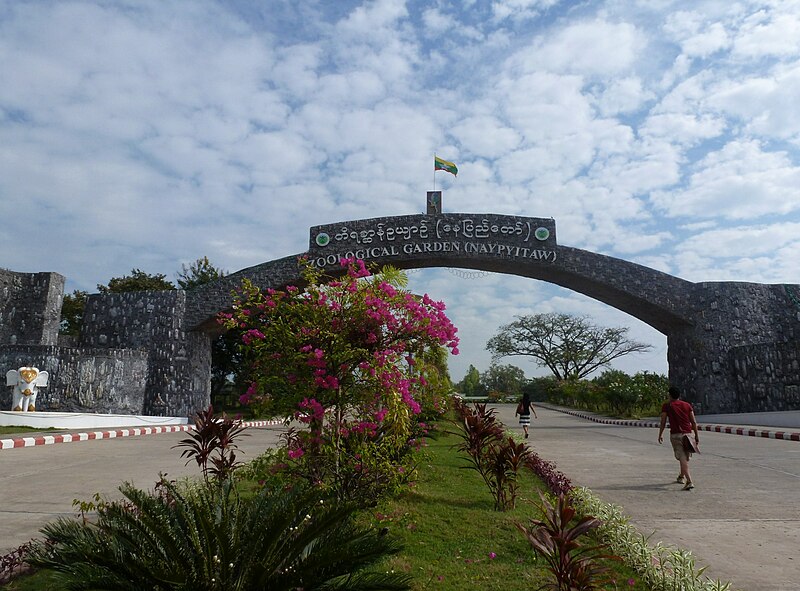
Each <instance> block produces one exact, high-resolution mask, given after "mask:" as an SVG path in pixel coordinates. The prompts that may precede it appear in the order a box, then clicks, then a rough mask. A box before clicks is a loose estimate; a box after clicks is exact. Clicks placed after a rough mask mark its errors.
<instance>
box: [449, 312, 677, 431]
mask: <svg viewBox="0 0 800 591" xmlns="http://www.w3.org/2000/svg"><path fill="white" fill-rule="evenodd" d="M627 332H628V329H627V328H604V327H600V326H596V325H595V324H593V323H592V322H590V321H589V319H588V318H586V317H577V316H570V315H568V314H535V315H531V316H518V317H517V318H516V319H515V320H514V322H511V323H510V324H506V325H504V326H501V327H500V329H498V332H497V334H496V335H495V336H493V337H492V338H491V339H489V341H488V342H487V344H486V348H487V349H488V350H489V351H491V352H492V364H491V365H490V367H489V369H488V370H487V371H486V372H483V373H481V372H479V371H478V370H477V369H476V368H475V366H473V365H470V366H469V369H468V370H467V374H466V375H465V376H464V379H462V380H461V381H460V382H458V383H457V384H456V386H455V387H456V391H457V392H459V393H460V394H461V395H463V396H466V397H477V398H487V399H488V400H493V401H510V400H517V399H519V398H520V397H521V396H522V394H523V393H526V392H527V393H528V394H529V395H530V396H531V399H532V400H538V401H550V402H553V403H554V404H559V405H564V406H572V407H576V408H582V409H586V410H589V411H594V412H601V413H605V414H610V415H614V416H628V417H630V416H641V415H643V414H658V410H659V409H660V405H661V403H662V402H663V400H664V399H665V398H666V392H667V388H668V382H667V378H666V377H665V376H662V375H658V374H654V373H650V372H639V373H637V374H636V375H634V376H629V375H628V374H626V373H625V372H622V371H619V370H614V369H607V370H606V371H604V372H603V373H602V374H600V375H599V376H597V377H595V378H593V379H587V377H588V376H589V375H590V374H592V373H596V372H597V371H598V370H599V369H600V368H603V367H607V366H608V365H609V364H610V363H611V362H612V361H614V360H616V359H619V358H620V357H622V356H624V355H628V354H630V353H640V352H644V351H648V350H650V349H651V347H650V345H647V344H644V343H639V342H637V341H634V340H631V339H629V338H628V337H627ZM510 356H521V357H529V358H532V359H533V360H534V361H535V362H536V363H537V365H539V366H540V367H546V368H548V369H549V370H550V371H551V373H552V375H551V376H548V377H539V378H534V379H530V380H529V379H526V378H525V373H524V372H523V371H522V370H521V369H520V368H518V367H515V366H513V365H500V364H499V363H498V360H499V359H502V358H504V357H510Z"/></svg>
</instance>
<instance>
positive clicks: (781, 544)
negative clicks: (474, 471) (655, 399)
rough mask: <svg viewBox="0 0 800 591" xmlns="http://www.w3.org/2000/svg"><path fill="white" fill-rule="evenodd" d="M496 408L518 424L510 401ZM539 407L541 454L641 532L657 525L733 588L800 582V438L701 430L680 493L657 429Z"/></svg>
mask: <svg viewBox="0 0 800 591" xmlns="http://www.w3.org/2000/svg"><path fill="white" fill-rule="evenodd" d="M498 408H499V416H500V418H501V420H503V422H504V423H505V424H506V425H507V426H509V427H513V428H515V429H519V427H518V426H517V423H516V419H515V418H514V406H513V405H501V406H499V407H498ZM537 412H538V414H539V419H538V420H536V419H534V420H533V421H532V429H531V438H530V439H529V440H528V441H529V443H530V445H531V446H532V447H533V448H534V449H535V450H536V452H537V453H538V454H539V455H540V456H542V457H543V458H545V459H548V460H552V461H554V462H555V463H556V465H557V466H558V468H559V470H560V471H561V472H563V473H564V474H566V475H567V476H568V477H569V478H570V479H571V480H572V482H573V484H575V485H579V486H586V487H588V488H590V489H591V490H592V491H594V492H595V493H596V494H597V495H598V496H600V497H601V498H602V499H604V500H605V501H607V502H611V503H614V504H618V505H621V506H622V507H623V508H624V509H625V513H626V514H627V515H628V516H629V517H630V518H631V520H632V522H633V524H634V525H635V526H636V527H637V528H638V529H639V531H640V532H642V533H645V534H648V533H650V532H655V534H654V536H653V538H652V541H653V542H655V541H657V540H661V541H663V542H665V543H667V544H671V545H675V546H678V547H681V548H685V549H687V550H690V551H691V552H692V553H693V554H694V555H695V556H696V557H697V558H698V562H699V563H700V564H701V565H708V567H709V568H708V570H707V571H706V574H708V575H709V576H711V577H712V578H718V579H722V580H724V581H730V582H732V583H733V584H734V588H736V589H743V590H745V591H797V590H798V589H800V555H798V550H799V549H800V442H796V441H781V440H774V439H760V438H756V437H743V436H738V435H728V434H724V433H710V432H701V433H700V446H701V451H702V454H701V455H699V456H696V457H695V458H693V459H692V464H691V468H692V474H693V477H694V481H695V484H696V486H697V488H695V489H694V490H692V491H687V492H684V491H682V490H681V485H679V484H677V483H675V477H676V476H677V475H678V472H679V470H678V462H677V461H676V460H675V459H674V457H673V456H672V449H671V447H670V446H669V442H668V441H667V442H666V443H665V444H664V445H659V444H658V441H657V438H658V429H654V428H641V427H622V426H615V425H604V424H598V423H594V422H590V421H588V420H585V419H581V418H578V417H574V416H570V415H567V414H563V413H560V412H556V411H554V410H547V409H537Z"/></svg>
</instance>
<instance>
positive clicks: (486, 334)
mask: <svg viewBox="0 0 800 591" xmlns="http://www.w3.org/2000/svg"><path fill="white" fill-rule="evenodd" d="M798 97H800V2H797V1H793V0H774V1H765V2H755V1H749V0H742V1H738V2H737V1H733V0H720V1H704V0H696V1H693V2H684V1H680V0H676V1H669V0H640V1H636V0H625V1H622V0H619V1H618V0H609V1H604V2H602V1H586V2H568V1H558V0H484V1H481V0H425V1H416V0H413V1H412V0H409V1H402V0H372V1H351V0H336V1H335V2H334V1H329V0H301V1H299V2H298V1H297V0H232V1H229V2H222V1H219V2H212V1H207V0H190V1H181V0H175V1H170V2H162V1H161V0H155V1H149V0H132V1H125V0H119V1H111V0H108V1H84V2H71V1H66V0H65V1H52V2H51V1H37V0H26V1H24V2H23V1H15V0H5V1H4V2H0V220H3V223H2V225H1V226H0V267H3V268H6V269H10V270H12V271H18V272H43V271H47V272H51V271H52V272H57V273H60V274H62V275H64V276H65V277H66V278H67V283H66V290H67V291H68V292H71V291H73V290H75V289H80V290H86V291H89V292H95V291H97V289H96V286H97V284H98V283H103V284H105V283H107V282H108V280H109V279H111V278H112V277H120V276H123V275H125V274H128V273H129V272H130V271H131V270H132V269H134V268H137V269H141V270H143V271H145V272H147V273H152V274H154V273H163V274H165V275H166V276H167V278H168V279H171V280H174V279H175V277H176V273H177V272H178V271H180V270H181V268H182V266H183V265H189V264H191V263H192V262H193V261H195V260H196V259H198V258H200V257H203V256H207V257H208V258H209V260H210V261H211V263H212V264H214V265H215V266H217V267H219V268H221V269H224V270H226V271H228V272H233V271H237V270H239V269H242V268H245V267H250V266H253V265H258V264H261V263H264V262H267V261H271V260H274V259H278V258H282V257H285V256H289V255H293V254H298V253H301V252H304V251H305V250H306V248H307V247H308V239H309V232H308V231H309V228H310V227H311V226H314V225H320V224H329V223H335V222H339V221H348V220H355V219H362V218H371V217H382V216H392V215H406V214H416V213H423V212H424V210H425V193H426V191H428V190H431V189H432V184H433V179H434V175H433V154H434V153H436V154H437V155H439V156H441V157H442V158H445V159H447V160H450V161H453V162H455V163H456V164H457V165H458V168H459V174H458V177H457V178H455V177H453V176H451V175H449V174H447V173H442V172H439V173H436V185H437V188H438V189H442V190H443V191H444V195H443V208H444V211H445V212H463V213H497V214H508V215H519V216H530V217H548V218H549V217H552V218H554V219H555V221H556V228H557V236H558V241H559V244H562V245H566V246H571V247H575V248H581V249H585V250H589V251H592V252H597V253H601V254H605V255H609V256H612V257H617V258H621V259H624V260H627V261H631V262H635V263H638V264H641V265H645V266H648V267H651V268H654V269H658V270H660V271H664V272H666V273H669V274H672V275H675V276H678V277H681V278H683V279H686V280H688V281H694V282H699V281H753V282H760V283H798V282H800V277H799V275H800V273H798V263H799V262H800V189H799V188H798V187H800V108H798V106H797V102H798ZM409 278H410V285H409V287H410V288H411V289H412V290H413V291H415V292H420V293H428V294H430V295H431V296H432V297H433V298H435V299H439V300H443V301H444V302H445V303H446V305H447V310H448V315H449V316H450V318H451V319H452V320H453V322H454V323H455V324H456V326H457V327H458V329H459V335H460V337H461V346H460V350H461V354H460V355H459V356H457V357H453V358H451V361H450V371H451V376H452V377H453V379H454V380H456V381H457V380H459V379H461V378H462V377H463V376H464V374H465V373H466V371H467V369H468V367H469V365H474V366H475V367H476V368H478V369H479V371H485V370H486V369H488V367H489V364H490V363H491V355H490V353H489V352H487V351H486V349H485V346H486V342H487V340H488V339H489V338H490V337H491V336H493V335H494V334H495V333H496V332H497V330H498V329H499V327H500V326H502V325H504V324H507V323H509V322H512V321H513V320H514V317H515V316H519V315H527V314H537V313H548V312H557V313H566V314H574V315H585V316H588V317H590V318H591V320H592V321H593V322H594V323H595V324H597V325H599V326H613V327H618V326H624V327H627V328H629V333H628V336H629V337H630V338H632V339H634V340H638V341H641V342H644V343H648V344H651V345H652V350H651V351H650V352H649V353H647V354H640V355H631V356H628V357H625V358H622V359H620V360H619V361H618V362H615V364H614V367H615V368H617V369H622V370H623V371H627V372H629V373H635V372H637V371H642V370H647V371H654V372H658V373H666V371H667V361H666V354H667V343H666V337H664V336H663V335H662V334H660V333H659V332H657V331H655V329H653V328H651V327H649V326H648V325H646V324H643V323H642V322H640V321H638V320H637V319H635V318H633V317H631V316H628V315H627V314H624V313H622V312H620V311H618V310H616V309H614V308H612V307H609V306H607V305H605V304H602V303H600V302H597V301H595V300H592V299H589V298H587V297H585V296H582V295H580V294H577V293H574V292H571V291H569V290H565V289H563V288H560V287H558V286H554V285H551V284H548V283H545V282H541V281H535V280H531V279H524V278H519V277H515V276H511V275H500V274H487V273H480V272H466V271H460V270H453V269H426V270H414V271H411V272H410V273H409ZM500 362H501V363H513V364H514V365H517V366H519V367H521V368H522V369H523V370H525V372H526V374H527V375H528V376H529V377H530V376H534V375H544V374H545V373H546V371H544V370H542V369H540V368H537V366H536V364H535V363H534V362H532V361H530V360H527V359H522V358H508V359H505V360H501V361H500Z"/></svg>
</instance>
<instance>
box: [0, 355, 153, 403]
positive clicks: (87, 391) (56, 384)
mask: <svg viewBox="0 0 800 591" xmlns="http://www.w3.org/2000/svg"><path fill="white" fill-rule="evenodd" d="M24 366H32V367H36V368H38V369H39V370H41V371H47V372H48V374H49V384H48V386H47V387H46V388H41V389H40V390H39V394H38V396H37V401H36V407H37V410H39V411H49V412H97V413H111V414H142V409H143V406H144V396H145V386H146V381H147V373H148V365H147V351H136V350H132V349H90V348H83V347H81V348H73V347H55V346H42V345H0V367H2V368H5V371H8V370H9V369H17V368H20V367H24ZM5 371H4V372H3V373H5ZM3 385H4V386H5V381H3ZM0 408H2V409H3V410H8V409H10V408H11V388H3V391H2V393H0Z"/></svg>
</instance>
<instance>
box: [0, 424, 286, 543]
mask: <svg viewBox="0 0 800 591" xmlns="http://www.w3.org/2000/svg"><path fill="white" fill-rule="evenodd" d="M282 431H283V427H281V426H274V427H252V428H250V429H248V430H247V433H249V434H250V435H249V436H248V437H242V438H241V439H240V440H239V450H240V452H242V453H240V454H237V456H238V457H240V458H241V459H242V460H244V461H247V460H248V459H252V458H254V457H255V456H257V455H258V454H259V453H261V452H262V451H263V450H264V449H266V448H267V447H269V446H272V445H275V444H276V443H277V441H278V436H279V434H280V433H281V432H282ZM186 437H188V433H186V432H177V433H162V434H158V435H143V436H139V437H123V438H119V439H105V440H99V441H81V442H77V443H60V444H56V445H42V446H36V447H28V448H20V449H14V450H4V451H0V554H5V553H6V552H8V551H10V550H13V549H15V548H17V547H18V546H19V545H20V544H23V543H25V542H27V541H29V540H30V539H32V538H34V537H39V529H40V528H41V527H42V526H44V525H45V524H47V523H48V522H50V521H52V520H53V519H55V518H56V517H58V516H60V515H75V510H74V509H73V507H72V501H73V499H80V500H85V501H89V500H91V499H92V496H93V495H94V494H95V493H97V492H99V493H101V494H103V495H104V496H105V497H106V498H118V497H120V494H119V491H118V490H117V488H118V487H119V485H120V484H121V483H123V482H125V481H130V482H133V483H134V484H136V485H137V486H139V487H140V488H152V487H153V485H154V484H155V482H156V481H157V480H158V475H159V472H165V473H166V474H167V475H168V477H169V478H179V477H181V476H197V475H199V474H200V471H199V469H198V468H197V465H196V464H195V463H194V462H193V463H192V464H190V465H189V466H185V465H184V464H185V459H181V458H180V454H181V450H180V449H172V446H173V445H175V444H176V443H178V442H179V441H180V440H181V439H185V438H186Z"/></svg>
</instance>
